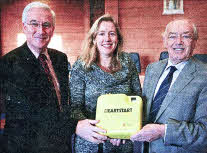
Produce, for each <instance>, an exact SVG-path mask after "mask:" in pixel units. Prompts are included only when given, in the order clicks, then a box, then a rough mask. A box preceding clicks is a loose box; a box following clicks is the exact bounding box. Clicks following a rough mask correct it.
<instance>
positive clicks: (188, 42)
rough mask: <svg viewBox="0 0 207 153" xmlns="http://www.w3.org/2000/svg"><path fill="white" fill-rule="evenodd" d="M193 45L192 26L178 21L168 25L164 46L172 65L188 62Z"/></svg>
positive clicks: (186, 22) (194, 42)
mask: <svg viewBox="0 0 207 153" xmlns="http://www.w3.org/2000/svg"><path fill="white" fill-rule="evenodd" d="M195 44H196V40H195V39H194V33H193V26H192V24H190V23H189V22H188V21H186V20H178V21H174V22H171V23H170V24H169V25H168V28H167V31H166V33H165V36H164V45H165V47H166V48H167V49H168V53H169V59H170V61H171V62H172V63H173V64H178V63H180V62H182V61H186V60H188V59H189V58H190V57H191V56H192V53H193V49H194V48H195Z"/></svg>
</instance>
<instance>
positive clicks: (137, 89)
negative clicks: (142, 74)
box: [130, 61, 142, 96]
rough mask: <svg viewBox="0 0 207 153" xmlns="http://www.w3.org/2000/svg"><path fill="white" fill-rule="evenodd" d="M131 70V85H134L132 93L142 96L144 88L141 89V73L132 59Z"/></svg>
mask: <svg viewBox="0 0 207 153" xmlns="http://www.w3.org/2000/svg"><path fill="white" fill-rule="evenodd" d="M130 69H131V70H130V71H131V87H132V93H134V94H136V95H139V96H141V95H142V89H141V83H140V80H139V73H138V71H137V69H136V66H135V64H134V63H133V62H132V61H131V64H130Z"/></svg>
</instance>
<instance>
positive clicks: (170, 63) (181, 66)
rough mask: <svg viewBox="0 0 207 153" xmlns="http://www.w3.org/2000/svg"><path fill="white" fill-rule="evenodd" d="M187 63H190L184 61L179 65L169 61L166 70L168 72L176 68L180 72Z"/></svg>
mask: <svg viewBox="0 0 207 153" xmlns="http://www.w3.org/2000/svg"><path fill="white" fill-rule="evenodd" d="M187 63H188V61H183V62H180V63H178V64H172V62H171V61H170V60H169V59H168V63H167V66H166V68H165V70H167V69H168V68H169V67H170V66H175V67H176V68H177V70H178V71H181V70H182V69H183V68H184V66H185V65H186V64H187Z"/></svg>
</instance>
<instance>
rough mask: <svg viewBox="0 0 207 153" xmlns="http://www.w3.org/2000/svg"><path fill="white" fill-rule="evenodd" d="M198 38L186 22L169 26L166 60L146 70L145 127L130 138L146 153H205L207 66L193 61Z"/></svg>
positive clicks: (206, 150)
mask: <svg viewBox="0 0 207 153" xmlns="http://www.w3.org/2000/svg"><path fill="white" fill-rule="evenodd" d="M197 38H198V35H197V30H196V27H195V25H194V24H193V23H192V22H190V21H188V20H175V21H172V22H170V23H169V24H168V25H167V27H166V30H165V33H164V45H165V47H166V48H167V49H168V53H169V59H166V60H162V61H159V62H155V63H153V64H150V65H149V66H148V67H147V70H146V73H145V74H146V76H145V81H144V87H143V98H144V99H145V100H146V101H145V102H146V110H145V113H146V114H145V115H146V120H147V121H148V124H146V125H145V126H144V127H143V128H142V129H141V130H140V131H139V132H137V133H136V134H134V135H133V136H131V140H132V141H143V142H145V144H146V142H149V143H148V145H145V150H144V152H149V153H197V152H199V153H207V65H206V64H204V63H202V62H200V61H198V60H196V59H195V58H193V57H192V53H193V49H194V48H195V45H196V41H197Z"/></svg>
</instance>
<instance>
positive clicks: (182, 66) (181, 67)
mask: <svg viewBox="0 0 207 153" xmlns="http://www.w3.org/2000/svg"><path fill="white" fill-rule="evenodd" d="M187 62H188V61H184V62H181V63H178V64H176V65H174V64H172V62H171V61H170V60H168V64H167V66H166V68H165V70H164V71H163V73H162V75H161V77H160V79H159V81H158V83H157V87H156V89H155V93H154V98H155V95H156V94H157V92H158V90H159V88H160V85H161V84H162V82H163V81H164V79H165V78H166V76H167V75H168V73H169V72H170V68H169V67H170V66H175V67H176V68H177V70H176V71H175V72H174V73H173V79H172V82H171V84H170V88H171V87H172V85H173V83H174V82H175V80H176V79H177V77H178V75H179V74H180V72H181V71H182V69H183V68H184V66H185V65H186V63H187ZM170 88H169V90H170Z"/></svg>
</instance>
